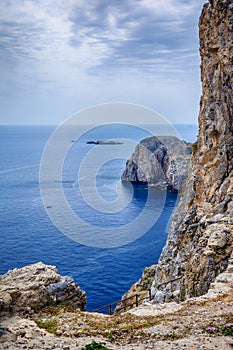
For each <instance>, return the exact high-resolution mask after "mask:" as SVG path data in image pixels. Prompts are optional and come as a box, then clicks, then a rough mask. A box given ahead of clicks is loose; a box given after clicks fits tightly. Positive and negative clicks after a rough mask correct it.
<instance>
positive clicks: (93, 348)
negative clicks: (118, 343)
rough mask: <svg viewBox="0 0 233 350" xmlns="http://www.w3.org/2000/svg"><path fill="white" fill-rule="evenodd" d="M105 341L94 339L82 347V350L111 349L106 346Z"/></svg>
mask: <svg viewBox="0 0 233 350" xmlns="http://www.w3.org/2000/svg"><path fill="white" fill-rule="evenodd" d="M104 344H105V343H102V342H98V343H97V342H96V341H93V342H91V343H90V344H87V345H85V346H84V348H82V350H109V349H108V348H106V347H105V346H104Z"/></svg>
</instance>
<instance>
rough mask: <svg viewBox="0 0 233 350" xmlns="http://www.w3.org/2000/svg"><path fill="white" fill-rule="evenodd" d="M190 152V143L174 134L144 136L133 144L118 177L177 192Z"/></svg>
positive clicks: (182, 181)
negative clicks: (132, 151) (132, 150)
mask: <svg viewBox="0 0 233 350" xmlns="http://www.w3.org/2000/svg"><path fill="white" fill-rule="evenodd" d="M191 153H192V144H191V143H186V142H184V141H181V140H179V139H178V138H177V137H174V136H153V137H149V138H146V139H144V140H142V141H141V142H140V143H139V144H138V145H137V146H136V148H135V151H134V153H133V155H132V156H131V158H130V159H129V160H128V161H127V163H126V167H125V170H124V172H123V174H122V177H121V179H122V181H128V182H132V183H141V184H148V185H150V186H167V187H168V188H170V189H173V190H176V191H178V190H179V189H180V187H181V185H182V184H183V183H184V181H185V180H186V178H187V173H188V169H189V165H190V158H191Z"/></svg>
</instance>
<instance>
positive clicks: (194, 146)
mask: <svg viewBox="0 0 233 350" xmlns="http://www.w3.org/2000/svg"><path fill="white" fill-rule="evenodd" d="M197 148H198V143H197V141H196V142H194V143H193V144H192V150H193V153H196V151H197Z"/></svg>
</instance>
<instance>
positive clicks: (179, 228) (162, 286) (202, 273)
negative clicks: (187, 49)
mask: <svg viewBox="0 0 233 350" xmlns="http://www.w3.org/2000/svg"><path fill="white" fill-rule="evenodd" d="M199 29H200V54H201V61H202V64H201V78H202V97H201V103H200V114H199V135H198V140H197V143H196V144H195V145H194V152H193V156H192V166H191V170H190V172H189V177H188V182H187V186H186V190H185V192H184V194H183V195H182V196H181V199H180V203H179V205H178V208H177V209H176V212H175V214H174V216H173V222H172V225H171V229H170V233H169V237H168V240H167V244H166V246H165V248H164V249H163V252H162V254H161V257H160V260H159V263H158V265H157V266H156V269H155V270H156V272H155V279H154V281H153V285H152V293H153V295H154V301H155V302H159V301H170V300H172V299H173V300H174V299H175V300H184V299H186V298H188V297H193V296H198V295H201V294H204V293H206V292H207V290H208V288H209V286H210V284H211V282H212V281H214V280H215V278H216V276H217V275H218V274H220V273H221V272H222V271H224V270H225V269H226V268H227V266H228V262H229V258H230V255H231V253H232V250H233V215H232V214H233V172H232V168H233V161H232V159H233V133H232V131H233V81H232V66H233V3H232V0H223V1H217V0H210V1H209V2H208V4H206V5H205V6H204V8H203V11H202V14H201V17H200V22H199Z"/></svg>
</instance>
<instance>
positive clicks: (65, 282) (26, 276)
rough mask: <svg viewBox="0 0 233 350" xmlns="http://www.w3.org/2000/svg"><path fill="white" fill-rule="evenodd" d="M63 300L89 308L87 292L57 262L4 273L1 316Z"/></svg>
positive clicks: (0, 293) (1, 289)
mask: <svg viewBox="0 0 233 350" xmlns="http://www.w3.org/2000/svg"><path fill="white" fill-rule="evenodd" d="M61 302H66V303H68V304H69V305H70V306H72V307H73V308H74V309H77V308H79V309H80V310H85V304H86V293H85V292H84V291H82V290H81V289H80V288H79V286H78V285H77V284H76V283H75V282H74V280H73V278H72V277H70V276H61V275H60V274H59V273H58V271H57V269H56V267H55V266H50V265H45V264H43V263H41V262H38V263H36V264H33V265H28V266H25V267H23V268H19V269H13V270H9V271H8V272H7V273H6V274H5V275H1V276H0V314H1V316H9V315H11V314H23V315H26V314H31V313H33V312H34V311H37V310H39V309H41V308H43V307H45V306H48V305H56V304H59V303H61Z"/></svg>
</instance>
